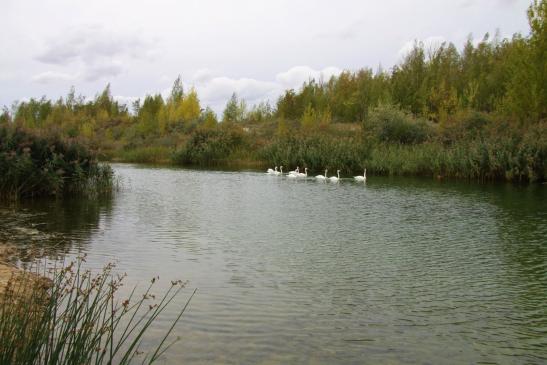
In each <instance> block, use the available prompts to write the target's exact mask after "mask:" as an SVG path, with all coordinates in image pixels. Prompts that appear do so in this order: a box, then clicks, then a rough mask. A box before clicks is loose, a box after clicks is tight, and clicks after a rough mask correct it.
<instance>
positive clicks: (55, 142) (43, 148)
mask: <svg viewBox="0 0 547 365" xmlns="http://www.w3.org/2000/svg"><path fill="white" fill-rule="evenodd" d="M0 171H1V172H2V173H1V174H0V197H3V198H9V199H19V198H26V197H34V196H43V195H63V194H82V195H88V194H102V193H108V192H111V191H112V180H113V172H112V169H111V168H110V166H108V165H103V164H99V162H98V161H97V159H96V156H95V154H94V153H92V152H91V151H90V150H89V149H88V148H86V147H84V146H83V145H82V144H79V143H76V142H74V141H65V140H62V139H61V138H59V137H55V136H45V137H44V136H39V135H36V134H33V133H30V132H27V131H25V130H23V129H19V128H17V129H14V128H11V127H6V126H4V127H0Z"/></svg>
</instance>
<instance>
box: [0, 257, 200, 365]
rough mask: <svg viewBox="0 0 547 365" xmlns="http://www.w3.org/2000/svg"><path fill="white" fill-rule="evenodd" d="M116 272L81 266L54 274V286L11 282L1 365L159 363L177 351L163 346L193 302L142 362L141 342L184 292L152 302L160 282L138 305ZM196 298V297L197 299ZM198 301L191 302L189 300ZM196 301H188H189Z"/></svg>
mask: <svg viewBox="0 0 547 365" xmlns="http://www.w3.org/2000/svg"><path fill="white" fill-rule="evenodd" d="M112 268H113V266H112V265H108V266H106V267H105V268H104V269H103V271H102V272H100V273H98V274H92V273H91V272H90V271H88V270H84V269H83V268H82V259H80V260H78V261H77V262H76V263H71V264H70V265H69V266H67V267H65V268H59V269H55V271H54V272H53V274H51V281H48V280H47V279H46V278H38V277H37V276H36V275H33V274H31V273H28V272H27V273H23V274H20V275H17V276H16V277H13V278H12V279H11V280H10V281H9V282H8V285H7V287H6V289H5V291H4V292H3V293H2V295H1V296H0V363H1V364H14V365H18V364H51V365H53V364H55V365H62V364H67V365H68V364H113V363H116V364H129V363H132V362H134V361H137V360H139V362H141V361H142V363H143V364H144V363H148V364H151V363H154V362H155V361H157V360H158V358H159V357H160V356H161V354H162V353H164V352H165V350H166V349H167V348H168V347H169V346H170V345H172V343H171V344H165V340H166V339H167V337H168V336H169V334H170V332H171V331H172V329H173V327H174V325H175V324H176V323H177V322H178V321H179V319H180V318H181V316H182V314H183V313H184V310H185V309H186V308H187V305H188V302H187V303H186V305H185V306H184V307H183V308H182V310H181V311H180V312H179V315H178V316H177V317H176V318H175V319H174V323H173V325H172V326H171V328H170V329H169V330H168V331H167V333H166V334H165V335H164V336H163V338H162V339H161V340H160V343H159V344H158V345H157V347H156V348H155V349H152V351H153V352H152V353H150V354H147V355H146V356H145V357H144V358H143V359H139V357H141V355H140V353H141V350H142V349H141V348H140V345H141V343H142V340H143V338H144V336H145V334H146V332H147V331H148V329H149V328H150V327H151V325H152V324H153V323H154V321H156V320H157V319H158V317H159V315H160V314H161V313H162V312H163V311H164V310H165V308H166V307H167V305H169V304H170V303H171V302H172V301H173V299H174V298H176V297H177V295H178V294H179V293H180V291H181V290H182V289H183V288H184V283H183V282H181V281H176V282H172V283H171V287H170V288H169V289H168V290H167V291H166V292H165V294H164V295H163V297H160V298H158V300H157V301H156V300H152V299H153V298H155V296H154V295H152V293H151V290H152V288H153V285H154V283H155V282H156V279H153V280H152V284H150V285H149V287H148V288H147V289H146V290H145V292H144V294H143V295H142V296H140V297H139V298H137V294H136V293H135V289H134V290H133V291H132V293H131V294H130V295H129V297H128V298H127V299H125V300H123V301H122V300H121V299H123V298H119V296H118V293H117V291H118V289H119V288H120V286H121V285H122V284H123V276H117V277H115V276H114V273H113V272H112ZM194 292H195V291H194ZM192 295H193V294H192ZM190 299H191V297H190Z"/></svg>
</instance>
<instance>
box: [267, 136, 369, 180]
mask: <svg viewBox="0 0 547 365" xmlns="http://www.w3.org/2000/svg"><path fill="white" fill-rule="evenodd" d="M365 153H366V149H365V148H364V146H363V144H362V142H361V141H360V140H358V139H355V138H346V139H336V138H332V137H330V136H327V135H322V134H313V135H311V136H286V137H282V138H277V139H275V140H274V141H273V142H272V143H271V144H269V145H267V146H265V147H264V148H263V149H262V150H261V151H260V152H259V156H260V157H261V158H262V159H264V160H266V161H268V162H269V163H271V164H273V165H278V166H280V165H283V166H285V167H289V166H292V167H294V166H303V167H308V168H309V169H311V170H315V171H322V170H323V169H325V168H329V169H341V170H345V171H348V172H349V171H356V170H361V169H362V165H361V161H362V160H363V159H364V156H365Z"/></svg>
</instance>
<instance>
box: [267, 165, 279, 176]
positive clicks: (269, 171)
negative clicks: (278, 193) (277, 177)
mask: <svg viewBox="0 0 547 365" xmlns="http://www.w3.org/2000/svg"><path fill="white" fill-rule="evenodd" d="M276 171H277V166H276V167H275V170H272V169H268V171H266V173H267V174H270V175H274V174H275V172H276Z"/></svg>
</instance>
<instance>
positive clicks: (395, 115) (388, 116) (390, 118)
mask: <svg viewBox="0 0 547 365" xmlns="http://www.w3.org/2000/svg"><path fill="white" fill-rule="evenodd" d="M366 130H370V131H371V132H372V133H373V134H375V136H376V138H377V139H378V140H379V141H382V142H395V143H401V144H418V143H423V142H425V141H427V140H428V139H429V138H430V137H431V135H432V134H433V128H432V127H431V126H430V125H429V124H428V123H427V122H426V121H424V120H422V119H416V118H414V117H413V116H412V115H410V114H408V113H406V112H404V111H402V110H400V109H399V108H397V107H394V106H391V105H381V106H378V107H376V108H374V109H373V110H371V111H370V113H369V117H368V120H367V122H366V124H365V131H366Z"/></svg>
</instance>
